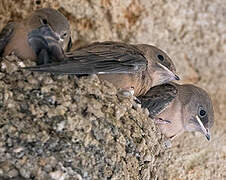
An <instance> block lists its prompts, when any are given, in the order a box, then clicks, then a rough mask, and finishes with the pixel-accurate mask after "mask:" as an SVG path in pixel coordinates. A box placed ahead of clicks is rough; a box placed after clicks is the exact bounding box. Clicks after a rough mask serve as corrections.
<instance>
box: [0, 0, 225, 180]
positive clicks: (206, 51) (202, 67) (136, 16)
mask: <svg viewBox="0 0 226 180" xmlns="http://www.w3.org/2000/svg"><path fill="white" fill-rule="evenodd" d="M39 7H54V8H57V9H59V10H60V11H61V12H62V13H64V14H65V15H66V16H67V17H68V19H69V21H70V23H71V30H72V32H73V33H72V35H73V42H74V47H79V46H81V45H83V44H86V43H89V42H92V41H104V40H120V41H124V42H131V43H148V44H154V45H156V46H158V47H160V48H161V49H163V50H164V51H166V52H167V53H168V54H169V56H170V57H171V58H172V59H173V60H174V62H175V64H176V66H177V71H178V74H179V75H180V77H181V78H182V81H181V83H196V84H197V85H199V86H200V87H203V88H205V89H206V90H207V91H208V92H209V93H210V95H211V96H212V99H213V102H214V109H215V122H216V123H215V125H214V128H213V129H212V134H211V135H212V140H211V142H206V140H205V139H204V137H203V136H201V135H200V134H196V133H195V134H192V133H185V134H184V135H182V136H181V137H180V138H178V139H177V140H175V141H174V142H173V148H171V149H168V150H166V151H165V153H164V154H162V155H161V158H158V161H156V162H155V171H152V170H151V169H152V168H151V169H150V172H153V173H155V174H156V175H157V176H158V177H160V179H161V178H167V179H175V178H176V179H223V178H226V167H225V166H223V165H224V164H226V158H225V157H226V156H225V155H226V123H225V122H226V111H225V109H226V23H225V19H226V0H215V1H211V0H194V1H190V0H183V1H180V0H169V1H164V0H153V1H150V0H123V1H122V0H69V1H68V0H65V1H64V0H58V1H53V0H40V1H30V0H19V1H7V0H2V1H0V28H2V27H3V25H5V24H6V23H7V21H8V20H18V19H21V18H23V17H24V16H26V15H27V14H28V13H29V12H31V11H32V10H34V9H36V8H39ZM132 158H134V156H133V157H132ZM148 162H149V161H148ZM156 163H157V164H156ZM127 165H128V164H127ZM136 165H137V164H136ZM144 167H146V166H145V165H144ZM139 168H141V167H140V166H135V165H132V164H131V169H130V171H129V172H127V174H131V173H132V174H133V173H135V172H137V171H138V170H137V169H139ZM146 169H147V168H146ZM138 174H139V173H138ZM149 176H150V173H149ZM128 177H129V176H128ZM132 177H134V178H135V179H136V177H135V176H133V175H132V176H131V177H130V178H131V179H132ZM142 177H144V176H142ZM147 177H148V176H147Z"/></svg>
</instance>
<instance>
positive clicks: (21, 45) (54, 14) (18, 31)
mask: <svg viewBox="0 0 226 180" xmlns="http://www.w3.org/2000/svg"><path fill="white" fill-rule="evenodd" d="M42 25H48V26H49V27H50V28H51V29H52V30H53V31H54V32H55V34H56V36H58V40H59V44H60V46H61V47H62V48H63V49H64V50H66V49H68V48H69V46H70V27H69V23H68V21H67V19H66V18H65V17H64V16H63V15H62V14H61V13H60V12H58V11H57V10H55V9H51V8H42V9H38V10H36V11H34V12H33V13H32V14H31V15H29V16H28V17H27V18H26V19H24V20H22V21H21V22H11V23H8V24H7V25H6V26H5V27H4V28H3V29H2V31H1V33H0V55H1V56H6V55H9V54H11V53H12V52H14V53H15V55H16V56H18V57H20V58H23V59H31V60H36V59H37V56H36V53H35V52H34V50H33V49H32V48H31V46H30V44H29V43H28V38H27V37H28V36H27V35H28V33H29V32H31V31H32V30H34V29H36V28H38V27H40V26H42ZM38 64H42V62H39V63H38Z"/></svg>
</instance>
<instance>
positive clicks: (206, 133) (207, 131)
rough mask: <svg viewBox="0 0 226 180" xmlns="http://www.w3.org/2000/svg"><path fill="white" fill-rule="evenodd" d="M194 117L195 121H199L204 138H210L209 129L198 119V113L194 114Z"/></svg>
mask: <svg viewBox="0 0 226 180" xmlns="http://www.w3.org/2000/svg"><path fill="white" fill-rule="evenodd" d="M195 117H196V119H197V121H198V123H199V125H200V127H201V130H202V132H203V134H204V135H205V136H206V139H207V140H208V141H209V140H210V132H209V129H206V128H205V127H204V125H203V123H202V121H201V120H200V118H199V116H198V115H196V116H195Z"/></svg>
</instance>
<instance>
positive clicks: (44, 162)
mask: <svg viewBox="0 0 226 180" xmlns="http://www.w3.org/2000/svg"><path fill="white" fill-rule="evenodd" d="M40 7H53V8H57V9H59V10H60V11H61V12H62V13H64V14H65V15H66V16H67V18H68V19H69V21H70V23H71V30H72V35H73V41H74V47H79V46H81V45H84V44H86V43H89V42H92V41H104V40H118V41H124V42H130V43H148V44H154V45H156V46H158V47H159V48H161V49H163V50H164V51H166V52H167V53H168V54H169V56H170V57H171V58H172V59H173V60H174V62H175V64H176V66H177V71H178V74H179V75H180V76H181V78H182V79H183V80H182V81H181V83H185V82H186V83H196V84H198V85H199V86H200V87H203V88H205V89H206V90H207V91H208V92H209V93H210V95H211V96H212V99H213V102H214V108H215V122H216V123H215V126H214V128H213V129H212V141H211V142H206V140H205V139H204V137H202V136H201V135H200V134H191V133H185V134H184V135H182V136H181V137H179V138H178V139H177V140H175V141H174V142H173V147H172V148H170V149H165V148H164V147H163V142H164V141H165V139H164V138H163V137H162V136H161V134H160V133H159V131H158V129H156V127H155V125H154V124H153V123H152V121H150V119H148V118H147V116H146V115H145V113H144V112H143V110H141V109H140V108H139V107H132V105H133V101H132V100H131V99H119V98H118V97H117V95H116V90H115V88H114V87H113V86H112V85H111V84H109V83H106V82H99V80H98V78H97V77H95V76H93V77H84V78H82V79H77V78H75V77H73V76H52V75H49V74H41V75H40V74H38V73H34V74H32V73H29V72H26V71H21V70H18V66H19V65H18V62H19V64H20V65H21V64H23V63H24V64H25V65H26V64H29V63H30V62H29V61H23V63H22V61H21V60H19V59H17V57H15V56H10V57H7V58H4V59H1V60H0V61H1V73H0V114H1V115H0V116H1V118H0V139H1V140H0V176H2V177H4V178H8V177H12V178H19V177H20V178H28V179H29V178H32V177H39V178H40V179H46V178H47V179H50V178H52V179H60V178H62V179H70V178H74V179H76V178H77V179H106V178H110V179H139V178H140V179H149V178H151V177H152V178H153V177H159V178H160V179H164V178H165V179H175V178H176V179H223V178H225V177H226V173H225V172H226V168H225V167H224V166H223V164H225V163H226V158H225V154H226V146H225V144H226V136H225V133H226V125H225V123H224V122H225V121H226V113H225V109H226V83H225V82H226V71H225V69H226V59H225V57H226V36H225V33H226V24H225V18H226V14H225V12H226V1H225V0H223V1H222V0H216V1H214V2H213V1H210V0H208V1H202V0H195V1H189V0H185V1H179V0H176V1H175V0H174V1H173V0H171V1H167V2H165V1H162V0H160V1H149V0H125V1H120V0H115V1H110V0H100V1H96V0H90V1H78V0H77V1H75V0H70V1H64V0H59V1H58V0H57V1H52V0H36V1H26V0H21V1H17V2H14V1H7V0H2V1H1V2H0V20H1V21H0V29H2V27H3V26H4V25H5V24H6V23H7V21H9V20H19V19H21V18H23V17H25V16H26V15H28V13H30V12H31V11H32V10H34V9H37V8H40Z"/></svg>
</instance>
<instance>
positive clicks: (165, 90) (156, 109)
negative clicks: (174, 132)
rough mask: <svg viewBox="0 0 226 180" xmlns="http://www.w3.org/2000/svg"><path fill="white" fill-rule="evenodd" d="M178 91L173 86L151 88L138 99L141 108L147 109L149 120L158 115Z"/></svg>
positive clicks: (163, 85)
mask: <svg viewBox="0 0 226 180" xmlns="http://www.w3.org/2000/svg"><path fill="white" fill-rule="evenodd" d="M177 93H178V89H177V87H176V86H175V85H173V84H162V85H158V86H154V87H152V88H151V89H150V90H149V91H148V92H147V93H146V94H145V95H144V96H141V97H138V99H139V100H140V102H141V107H143V108H147V109H148V111H149V115H150V117H151V118H153V117H155V116H156V115H158V114H160V113H161V112H162V111H163V110H164V109H165V108H167V106H168V105H169V104H170V103H171V102H172V101H173V100H174V98H175V97H176V96H177Z"/></svg>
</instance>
